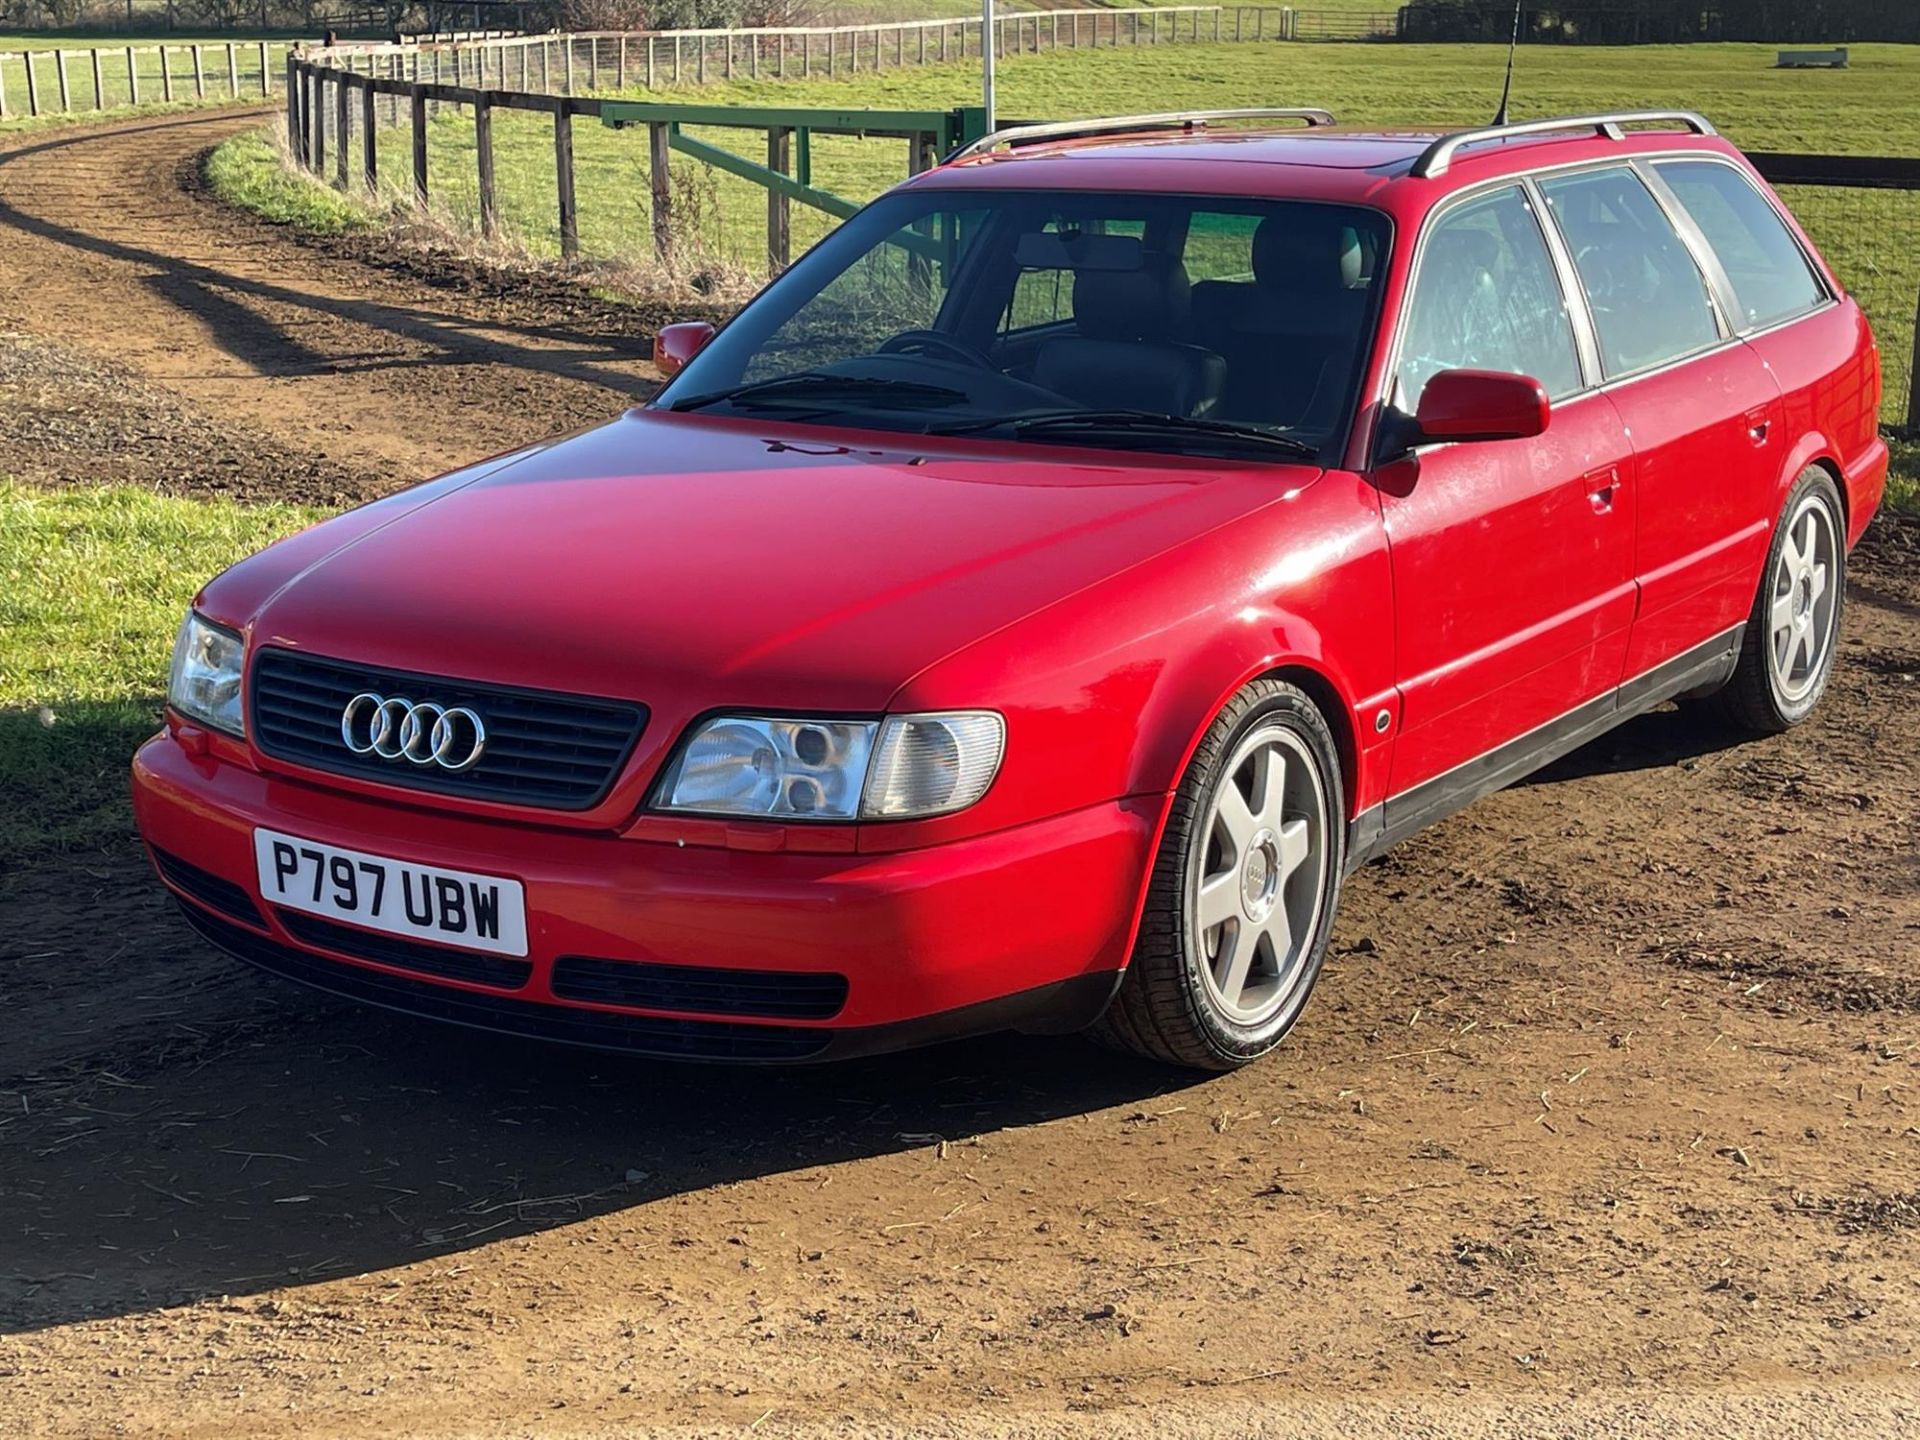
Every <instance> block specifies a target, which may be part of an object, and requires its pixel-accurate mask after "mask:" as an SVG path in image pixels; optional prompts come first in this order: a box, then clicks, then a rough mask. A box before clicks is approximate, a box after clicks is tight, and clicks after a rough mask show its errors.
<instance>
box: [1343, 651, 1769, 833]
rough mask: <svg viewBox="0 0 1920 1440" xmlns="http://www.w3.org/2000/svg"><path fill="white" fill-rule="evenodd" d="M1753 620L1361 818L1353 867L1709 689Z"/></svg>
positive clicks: (1725, 672) (1726, 671)
mask: <svg viewBox="0 0 1920 1440" xmlns="http://www.w3.org/2000/svg"><path fill="white" fill-rule="evenodd" d="M1746 628H1747V627H1746V622H1745V621H1742V622H1741V623H1740V624H1738V625H1736V626H1734V627H1733V628H1732V629H1731V630H1727V631H1724V632H1722V633H1721V634H1719V635H1716V636H1714V637H1713V639H1711V640H1708V641H1706V642H1705V643H1704V644H1700V645H1696V646H1694V647H1693V648H1692V649H1691V650H1687V651H1684V652H1683V653H1681V654H1679V655H1676V656H1674V657H1673V659H1671V660H1664V661H1662V662H1661V663H1660V664H1658V665H1656V666H1654V667H1653V669H1651V670H1649V671H1647V672H1646V673H1645V674H1642V675H1637V676H1635V677H1634V678H1633V679H1631V680H1629V681H1627V682H1626V683H1625V684H1623V685H1621V686H1620V687H1619V688H1617V689H1614V690H1609V691H1607V693H1606V694H1604V695H1597V696H1595V697H1594V698H1593V699H1591V700H1588V701H1586V702H1584V703H1583V704H1580V705H1576V706H1575V707H1574V708H1573V709H1571V710H1569V711H1567V713H1566V714H1564V715H1562V716H1560V717H1559V718H1557V719H1554V720H1549V721H1547V723H1546V724H1544V725H1541V726H1538V727H1537V728H1535V729H1533V730H1529V731H1528V732H1527V733H1526V734H1525V735H1522V736H1520V737H1519V738H1518V739H1516V740H1509V741H1507V743H1506V744H1504V745H1499V746H1496V747H1495V748H1494V749H1492V750H1489V751H1487V752H1486V753H1485V754H1484V755H1476V756H1475V757H1474V758H1473V759H1471V760H1466V761H1463V762H1461V763H1460V764H1458V765H1456V766H1454V767H1453V769H1451V770H1449V771H1447V773H1446V774H1444V775H1436V776H1434V778H1433V779H1431V780H1426V781H1423V782H1422V783H1420V784H1418V785H1416V786H1414V787H1413V788H1412V789H1411V790H1408V791H1407V792H1405V793H1404V794H1401V795H1393V796H1389V797H1388V798H1387V800H1386V801H1385V802H1384V803H1382V804H1379V805H1375V806H1373V807H1372V808H1370V809H1368V810H1365V811H1363V812H1361V813H1360V814H1359V815H1356V816H1355V817H1354V819H1353V821H1352V823H1351V824H1350V825H1349V826H1348V827H1347V868H1348V870H1349V871H1352V870H1354V869H1357V868H1358V867H1360V866H1361V865H1364V864H1366V862H1367V861H1369V860H1371V859H1373V858H1374V857H1375V856H1378V855H1382V854H1384V853H1385V852H1386V851H1388V850H1390V849H1391V848H1392V847H1393V846H1395V845H1398V844H1399V843H1400V842H1401V841H1402V840H1404V839H1406V838H1407V837H1408V836H1409V835H1411V834H1413V833H1414V832H1415V831H1418V830H1424V829H1426V828H1427V826H1429V825H1432V824H1434V823H1435V822H1437V821H1439V820H1443V819H1445V818H1446V817H1447V816H1449V815H1451V814H1453V813H1454V812H1455V811H1456V810H1460V809H1464V808H1465V807H1466V806H1468V805H1470V804H1472V803H1473V802H1474V801H1475V800H1478V799H1479V798H1480V797H1481V796H1482V795H1486V794H1490V793H1491V792H1493V791H1495V790H1500V789H1504V788H1505V787H1506V786H1508V785H1511V784H1513V782H1514V781H1516V780H1520V779H1523V778H1524V777H1526V776H1528V775H1531V774H1532V773H1533V772H1534V771H1535V770H1538V769H1540V768H1541V767H1542V766H1545V765H1550V764H1552V763H1553V762H1554V761H1555V760H1558V759H1559V758H1560V757H1561V756H1562V755H1566V754H1569V753H1571V752H1572V751H1574V750H1578V749H1579V748H1580V747H1581V746H1582V745H1584V744H1586V743H1587V742H1588V741H1589V740H1592V739H1594V738H1595V737H1596V736H1599V735H1604V734H1605V733H1606V732H1607V731H1609V730H1611V729H1613V728H1614V727H1615V726H1616V725H1619V724H1622V723H1623V722H1625V721H1627V720H1631V719H1632V718H1633V717H1634V716H1636V715H1641V714H1644V713H1645V712H1647V711H1648V710H1651V709H1653V707H1654V706H1656V705H1661V704H1664V703H1665V702H1666V701H1668V700H1671V699H1673V698H1674V697H1675V696H1678V695H1684V694H1686V693H1687V692H1688V691H1690V690H1708V689H1712V688H1713V687H1714V686H1716V685H1719V684H1721V683H1722V682H1724V681H1725V680H1726V679H1727V678H1728V677H1729V676H1731V675H1732V674H1733V671H1734V667H1735V666H1736V665H1738V664H1739V661H1740V640H1741V637H1742V636H1743V635H1744V634H1745V632H1746Z"/></svg>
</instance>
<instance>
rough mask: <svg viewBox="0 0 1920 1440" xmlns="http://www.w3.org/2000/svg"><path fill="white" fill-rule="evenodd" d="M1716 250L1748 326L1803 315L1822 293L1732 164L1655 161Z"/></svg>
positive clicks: (1788, 236)
mask: <svg viewBox="0 0 1920 1440" xmlns="http://www.w3.org/2000/svg"><path fill="white" fill-rule="evenodd" d="M1654 169H1655V170H1656V171H1657V172H1658V173H1659V175H1660V178H1661V179H1662V180H1664V181H1666V182H1667V188H1668V189H1670V190H1672V191H1673V193H1674V195H1675V197H1676V198H1678V199H1679V201H1680V203H1681V204H1682V205H1684V206H1685V207H1686V210H1687V213H1688V214H1689V215H1691V216H1692V217H1693V222H1694V224H1696V225H1698V226H1699V227H1700V233H1701V234H1702V235H1704V236H1706V238H1707V243H1708V244H1709V245H1711V246H1712V247H1713V251H1714V254H1716V255H1718V256H1719V257H1720V266H1721V268H1722V269H1723V270H1725V271H1726V272H1727V279H1728V280H1729V281H1730V282H1731V283H1732V285H1733V293H1734V299H1735V301H1736V303H1737V304H1738V306H1739V309H1740V315H1741V319H1742V321H1743V322H1744V324H1743V327H1742V328H1745V327H1746V326H1760V325H1774V324H1778V323H1779V322H1780V321H1782V320H1790V319H1792V318H1793V317H1794V316H1796V315H1804V314H1806V313H1807V311H1809V310H1811V309H1813V308H1814V307H1815V306H1817V305H1819V304H1820V303H1821V302H1822V301H1824V300H1825V299H1826V298H1827V295H1826V289H1825V287H1824V286H1822V285H1821V283H1820V281H1819V278H1818V277H1817V276H1816V275H1815V274H1814V272H1813V267H1812V266H1811V265H1809V264H1808V263H1807V257H1806V256H1805V254H1803V253H1802V252H1801V249H1800V246H1799V244H1798V243H1797V242H1796V241H1795V240H1794V238H1793V234H1792V232H1791V231H1789V230H1788V229H1787V225H1786V222H1785V221H1784V220H1782V219H1781V218H1780V216H1779V213H1778V212H1777V211H1775V210H1774V208H1773V206H1772V205H1771V204H1769V203H1768V201H1767V198H1766V197H1765V196H1764V195H1762V194H1761V193H1760V192H1759V191H1758V190H1757V189H1755V188H1754V186H1753V184H1752V182H1751V181H1749V180H1748V179H1747V177H1746V176H1744V175H1742V174H1741V173H1740V172H1739V171H1738V170H1736V169H1734V168H1733V167H1732V166H1731V165H1722V164H1720V163H1718V162H1717V161H1713V160H1665V161H1661V162H1660V163H1658V164H1657V165H1655V166H1654Z"/></svg>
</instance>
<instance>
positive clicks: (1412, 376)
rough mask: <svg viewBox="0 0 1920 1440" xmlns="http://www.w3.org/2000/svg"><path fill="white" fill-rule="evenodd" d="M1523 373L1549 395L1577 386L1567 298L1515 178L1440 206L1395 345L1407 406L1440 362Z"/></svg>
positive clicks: (1401, 400) (1413, 404)
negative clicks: (1507, 186) (1446, 206)
mask: <svg viewBox="0 0 1920 1440" xmlns="http://www.w3.org/2000/svg"><path fill="white" fill-rule="evenodd" d="M1462 368H1464V369H1471V370H1499V371H1503V372H1505V373H1507V374H1509V375H1531V376H1532V377H1533V378H1534V379H1536V380H1538V381H1539V382H1540V383H1541V384H1542V385H1544V386H1545V387H1546V389H1547V394H1548V395H1549V396H1551V397H1552V398H1554V399H1556V400H1558V399H1560V398H1561V397H1562V396H1565V395H1571V394H1572V393H1573V392H1574V391H1576V390H1578V389H1579V388H1580V385H1581V378H1580V358H1579V352H1578V351H1577V350H1576V349H1575V348H1574V339H1573V323H1572V321H1571V320H1570V319H1569V318H1568V316H1567V307H1566V297H1565V295H1564V294H1563V293H1562V292H1561V289H1560V277H1559V275H1558V273H1557V272H1556V271H1555V270H1554V268H1553V257H1552V255H1551V254H1550V253H1549V252H1548V250H1547V242H1546V237H1545V236H1543V235H1542V234H1541V233H1540V224H1539V222H1538V221H1537V220H1536V219H1535V218H1534V213H1533V206H1532V205H1530V204H1529V203H1528V202H1527V197H1526V194H1525V192H1524V191H1522V190H1521V189H1520V188H1519V187H1518V186H1515V187H1512V188H1510V189H1506V190H1496V191H1494V192H1493V193H1492V194H1490V195H1484V196H1481V197H1479V198H1477V199H1474V200H1469V201H1467V202H1466V203H1465V204H1463V205H1459V206H1456V207H1455V208H1454V209H1452V210H1449V211H1447V212H1446V213H1445V214H1444V215H1442V216H1441V217H1440V218H1439V219H1438V220H1437V221H1435V222H1434V225H1433V228H1432V229H1431V230H1430V231H1428V232H1427V238H1426V243H1425V246H1424V247H1423V248H1422V250H1421V252H1420V268H1419V273H1418V274H1417V275H1416V276H1415V277H1414V282H1413V301H1412V303H1411V304H1410V305H1409V306H1408V308H1407V325H1406V338H1405V339H1404V340H1403V341H1402V342H1401V345H1400V367H1399V371H1398V376H1397V378H1398V382H1399V394H1398V397H1397V400H1396V403H1397V404H1398V405H1399V407H1400V408H1401V409H1403V410H1406V411H1412V410H1414V409H1416V408H1418V406H1419V403H1420V392H1421V391H1422V390H1424V389H1426V386H1427V381H1429V380H1431V379H1432V378H1433V377H1434V376H1435V375H1436V374H1438V373H1439V372H1440V371H1442V370H1454V369H1462Z"/></svg>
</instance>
